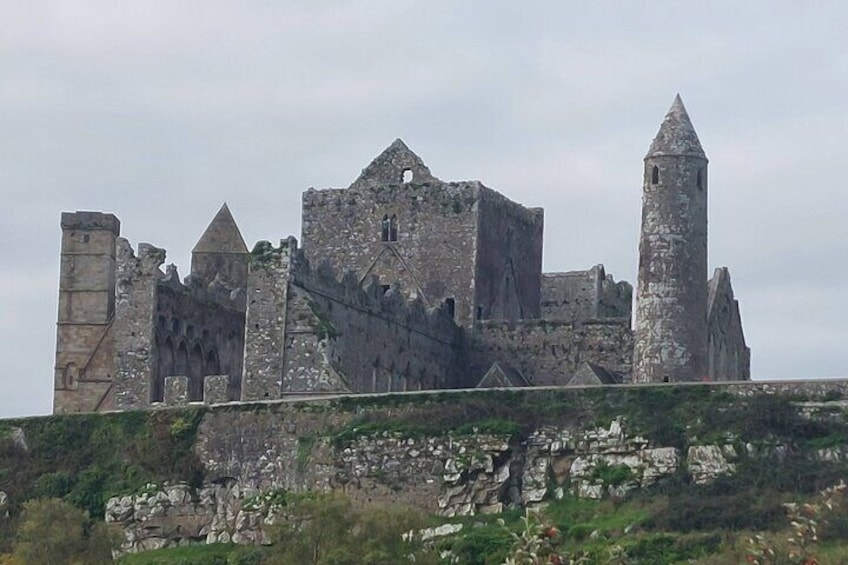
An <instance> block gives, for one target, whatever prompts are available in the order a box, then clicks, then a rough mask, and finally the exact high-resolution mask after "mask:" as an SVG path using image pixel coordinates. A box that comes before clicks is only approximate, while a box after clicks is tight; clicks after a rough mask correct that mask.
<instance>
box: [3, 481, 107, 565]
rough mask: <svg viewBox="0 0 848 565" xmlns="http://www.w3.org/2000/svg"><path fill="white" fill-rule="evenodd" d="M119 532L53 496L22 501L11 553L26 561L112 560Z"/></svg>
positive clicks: (50, 564)
mask: <svg viewBox="0 0 848 565" xmlns="http://www.w3.org/2000/svg"><path fill="white" fill-rule="evenodd" d="M118 535H119V534H117V532H115V531H114V530H112V529H110V527H108V526H107V525H106V524H104V523H102V522H98V523H91V522H89V520H88V517H87V516H86V514H85V512H83V511H82V510H80V509H79V508H76V507H74V506H72V505H70V504H68V503H67V502H63V501H62V500H59V499H56V498H42V499H37V500H31V501H29V502H27V503H26V504H24V509H23V512H22V514H21V521H20V525H19V527H18V531H17V535H16V537H15V543H14V552H13V556H14V557H15V559H17V560H19V561H20V562H21V563H26V564H27V565H56V564H59V565H64V564H72V563H86V564H88V565H98V564H100V563H111V562H112V549H113V548H114V547H116V546H117V544H118V543H119V537H118Z"/></svg>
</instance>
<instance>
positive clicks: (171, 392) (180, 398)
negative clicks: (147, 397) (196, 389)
mask: <svg viewBox="0 0 848 565" xmlns="http://www.w3.org/2000/svg"><path fill="white" fill-rule="evenodd" d="M165 404H166V405H167V406H185V405H186V404H188V377H165Z"/></svg>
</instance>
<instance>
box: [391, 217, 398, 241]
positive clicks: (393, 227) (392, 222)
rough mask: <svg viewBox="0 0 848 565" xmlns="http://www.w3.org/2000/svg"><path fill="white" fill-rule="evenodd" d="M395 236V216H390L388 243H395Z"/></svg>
mask: <svg viewBox="0 0 848 565" xmlns="http://www.w3.org/2000/svg"><path fill="white" fill-rule="evenodd" d="M397 235H398V221H397V216H395V215H394V214H392V217H391V219H390V220H389V241H397Z"/></svg>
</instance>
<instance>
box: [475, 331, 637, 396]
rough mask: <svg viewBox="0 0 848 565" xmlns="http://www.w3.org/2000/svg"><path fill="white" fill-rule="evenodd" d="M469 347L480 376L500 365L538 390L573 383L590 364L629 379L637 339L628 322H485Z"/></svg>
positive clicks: (476, 332)
mask: <svg viewBox="0 0 848 565" xmlns="http://www.w3.org/2000/svg"><path fill="white" fill-rule="evenodd" d="M469 349H470V359H471V367H472V371H473V373H474V374H475V375H478V376H482V375H483V374H484V373H485V371H486V370H487V369H488V368H489V366H491V364H492V362H494V361H497V362H498V363H500V364H501V365H503V366H509V367H512V368H514V369H516V370H518V371H520V372H521V374H522V375H523V376H524V378H525V379H527V380H528V381H529V382H530V383H531V384H532V385H534V386H552V385H553V386H556V385H565V384H567V383H568V381H569V380H570V379H571V377H572V376H573V375H574V373H575V372H576V371H577V369H578V368H579V367H580V366H581V365H582V364H583V363H584V362H589V363H594V364H596V365H600V366H602V367H604V368H606V369H609V370H612V371H616V372H618V373H622V374H624V375H629V373H630V370H631V362H632V361H631V359H632V358H631V355H632V351H633V336H632V332H631V331H630V320H629V319H625V318H607V319H603V320H586V321H584V322H583V323H572V322H567V321H552V320H525V321H521V322H517V323H514V324H510V323H507V322H496V321H485V322H482V323H478V324H477V325H475V328H474V332H473V333H470V334H469Z"/></svg>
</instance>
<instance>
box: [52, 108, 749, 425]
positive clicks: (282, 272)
mask: <svg viewBox="0 0 848 565" xmlns="http://www.w3.org/2000/svg"><path fill="white" fill-rule="evenodd" d="M302 206H303V222H302V237H301V242H300V244H298V242H297V240H296V239H295V238H294V237H289V238H288V239H285V240H282V241H281V242H280V243H279V245H277V246H274V245H272V244H271V243H269V242H267V241H260V242H258V243H257V244H256V245H255V246H254V247H253V250H252V251H248V248H247V246H246V245H245V242H244V240H243V238H242V236H241V233H240V231H239V228H238V226H237V225H236V222H235V220H234V219H233V216H232V215H231V213H230V211H229V209H228V208H227V206H226V204H225V205H224V206H223V207H222V208H221V210H220V211H219V212H218V214H217V215H216V216H215V218H214V219H213V220H212V222H211V223H210V224H209V227H208V228H207V229H206V231H205V232H204V233H203V235H202V236H201V238H200V240H199V241H198V243H197V245H196V246H195V247H194V249H193V252H192V261H191V273H190V274H189V275H188V276H187V277H186V278H185V279H184V280H182V281H181V280H180V277H179V275H178V274H177V270H176V267H174V266H173V265H169V266H167V267H166V270H165V272H163V271H162V270H161V266H162V265H163V263H164V261H165V251H164V250H163V249H159V248H157V247H154V246H153V245H150V244H147V243H141V244H139V245H138V246H137V248H136V249H133V247H132V246H131V245H130V243H129V242H128V241H127V240H126V239H123V238H121V237H120V221H119V220H118V218H116V217H115V216H114V215H112V214H107V213H101V212H75V213H64V214H62V222H61V226H62V255H61V274H60V282H59V316H58V330H57V341H56V364H55V381H54V391H55V392H54V412H91V411H102V410H116V409H117V410H124V409H139V408H146V407H150V406H156V405H163V404H164V405H175V404H185V403H189V402H206V403H209V404H219V403H224V402H230V401H238V400H243V401H252V400H265V399H267V400H275V399H280V398H285V397H290V396H297V395H305V394H309V393H332V392H338V393H366V392H397V391H415V390H426V389H443V388H474V387H517V386H540V385H585V384H620V383H624V382H631V381H632V382H645V383H652V382H687V381H730V380H748V379H750V372H749V361H750V350H749V349H748V347H747V346H746V345H745V338H744V335H743V332H742V324H741V319H740V316H739V307H738V303H737V301H736V300H735V299H734V296H733V290H732V287H731V285H730V275H729V273H728V270H727V269H726V268H720V269H717V270H716V271H715V274H714V275H713V278H712V279H710V280H707V158H706V155H705V154H704V151H703V149H702V148H701V145H700V142H699V140H698V136H697V134H696V133H695V130H694V128H693V127H692V124H691V122H690V120H689V116H688V115H687V113H686V110H685V108H684V107H683V103H682V101H681V100H680V98H679V97H677V98H676V99H675V101H674V104H673V105H672V107H671V109H670V110H669V112H668V114H667V115H666V117H665V120H664V121H663V123H662V125H661V126H660V130H659V132H658V134H657V136H656V138H655V139H654V141H653V143H652V144H651V147H650V150H649V152H648V155H647V156H646V157H645V169H644V178H643V207H642V230H641V237H640V243H639V273H638V287H637V288H638V292H637V297H636V323H635V330H632V329H631V320H630V313H631V301H632V294H633V292H632V290H633V289H632V287H631V286H630V285H629V284H628V283H626V282H615V281H614V279H613V277H612V276H611V275H608V274H607V273H606V272H605V270H604V267H603V266H602V265H598V266H596V267H593V268H591V269H589V270H587V271H573V272H565V273H542V232H543V224H544V214H543V211H542V209H541V208H526V207H524V206H522V205H520V204H517V203H515V202H512V201H511V200H509V199H507V198H506V197H504V196H503V195H501V194H499V193H498V192H496V191H494V190H492V189H490V188H487V187H486V186H484V185H483V184H481V183H480V182H479V181H462V182H446V181H442V180H440V179H438V178H436V177H435V176H433V174H432V173H431V172H430V170H429V169H428V168H427V166H426V165H425V164H424V163H423V161H422V160H421V159H420V158H419V157H418V156H417V155H415V154H414V153H413V152H412V151H410V150H409V148H408V147H407V146H406V145H405V144H404V143H403V142H402V141H401V140H396V141H395V142H394V143H392V144H391V145H390V146H389V147H388V148H387V149H386V150H385V151H383V153H381V154H380V155H379V156H378V157H377V158H376V159H374V161H373V162H371V164H369V165H368V166H367V167H366V168H365V169H364V170H363V171H362V174H361V175H360V176H359V178H357V179H356V180H355V181H354V182H353V183H352V184H351V185H350V186H349V187H347V188H339V189H326V190H315V189H309V190H307V191H306V192H305V193H304V194H303V202H302Z"/></svg>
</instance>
